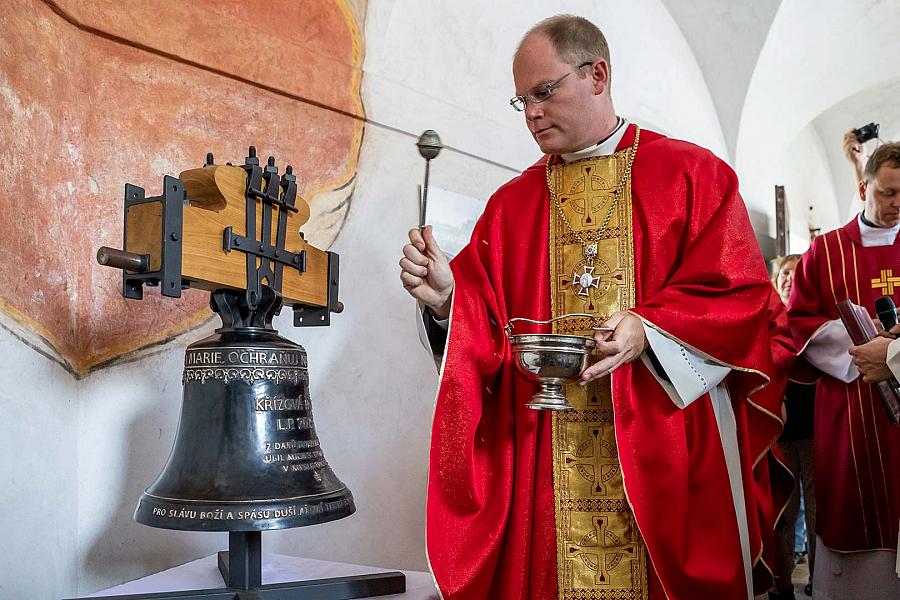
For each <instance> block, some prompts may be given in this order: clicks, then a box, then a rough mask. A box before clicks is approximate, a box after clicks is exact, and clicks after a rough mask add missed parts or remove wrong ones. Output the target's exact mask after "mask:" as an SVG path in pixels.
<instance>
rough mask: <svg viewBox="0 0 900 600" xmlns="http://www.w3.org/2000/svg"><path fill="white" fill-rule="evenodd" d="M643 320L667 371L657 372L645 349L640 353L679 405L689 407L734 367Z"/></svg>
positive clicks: (647, 333)
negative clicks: (696, 349)
mask: <svg viewBox="0 0 900 600" xmlns="http://www.w3.org/2000/svg"><path fill="white" fill-rule="evenodd" d="M643 323H644V334H645V335H646V336H647V341H648V342H649V344H650V350H651V351H652V352H653V353H654V354H655V355H656V359H657V361H658V363H659V365H660V366H661V367H662V369H663V370H664V371H665V373H659V372H657V368H656V366H654V365H653V362H652V361H651V360H650V357H649V356H647V353H646V352H644V353H642V354H641V361H643V363H644V364H645V365H646V366H647V368H648V369H649V370H650V372H651V373H652V374H653V377H655V378H656V380H657V381H658V382H659V384H660V385H661V386H662V387H663V389H664V390H666V393H667V394H669V398H671V399H672V402H674V403H675V406H677V407H678V408H685V407H687V406H688V405H689V404H690V403H691V402H693V401H694V400H696V399H697V398H699V397H701V396H703V395H704V394H706V393H707V392H709V391H710V390H711V389H713V388H715V387H716V386H717V385H719V384H720V383H721V382H722V380H724V379H725V377H726V376H727V375H728V373H729V372H730V371H731V367H728V366H726V365H723V364H722V363H719V362H716V361H715V360H714V359H713V358H712V357H710V356H707V355H705V354H702V353H699V352H697V351H695V350H693V349H691V348H687V347H685V346H684V345H682V344H680V343H679V342H678V341H676V340H675V339H674V338H672V337H670V336H669V335H668V334H666V333H665V332H664V331H661V330H659V329H656V328H655V327H653V326H652V325H650V324H649V323H648V322H647V321H644V322H643Z"/></svg>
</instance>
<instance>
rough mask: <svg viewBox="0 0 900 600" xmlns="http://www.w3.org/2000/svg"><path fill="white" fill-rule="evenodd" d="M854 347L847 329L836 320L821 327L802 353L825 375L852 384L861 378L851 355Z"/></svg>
mask: <svg viewBox="0 0 900 600" xmlns="http://www.w3.org/2000/svg"><path fill="white" fill-rule="evenodd" d="M852 345H853V342H852V341H851V340H850V334H849V333H847V328H846V327H844V324H843V323H842V322H841V321H840V320H839V319H835V320H833V321H828V322H827V323H825V324H824V325H822V326H821V327H819V329H818V331H816V332H815V333H814V334H813V335H812V337H811V338H809V341H808V342H806V346H805V347H804V348H803V350H802V351H801V352H800V353H801V354H803V356H804V358H806V360H807V361H808V362H809V364H811V365H812V366H814V367H815V368H817V369H819V370H820V371H822V372H823V373H826V374H828V375H831V376H832V377H834V378H835V379H839V380H840V381H843V382H844V383H850V382H852V381H855V380H856V378H857V377H859V369H857V368H856V365H854V364H853V357H852V356H850V354H849V350H850V346H852Z"/></svg>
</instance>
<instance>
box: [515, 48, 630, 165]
mask: <svg viewBox="0 0 900 600" xmlns="http://www.w3.org/2000/svg"><path fill="white" fill-rule="evenodd" d="M560 78H562V79H560ZM513 80H514V81H515V84H516V95H518V96H525V97H527V96H528V95H529V94H536V93H537V94H539V95H540V92H541V90H542V89H544V90H546V86H547V85H548V84H554V83H555V85H553V86H552V94H551V95H550V96H549V97H548V98H547V99H546V100H544V101H543V102H532V101H528V102H527V103H526V105H525V111H524V113H525V122H526V124H527V125H528V129H529V131H531V135H532V136H533V137H534V140H535V141H536V142H537V144H538V146H540V148H541V150H542V151H543V152H544V153H546V154H564V153H567V152H575V151H578V150H583V149H584V148H587V147H588V146H591V145H593V144H596V143H597V141H599V140H600V139H601V138H602V137H603V135H604V134H605V133H606V129H605V128H606V127H607V126H608V125H609V124H610V123H612V126H614V124H615V120H616V116H615V111H614V110H613V108H612V102H611V101H610V99H609V91H608V87H609V86H608V82H609V69H608V66H607V64H606V62H604V61H603V60H602V59H598V60H596V61H595V62H594V63H593V64H590V65H587V66H584V67H582V68H580V69H579V68H577V66H575V65H570V64H568V63H565V62H563V61H562V60H560V58H559V55H558V54H557V52H556V48H554V47H553V44H552V43H551V42H550V40H549V39H548V38H547V37H546V36H544V35H541V34H534V35H531V36H529V37H527V38H526V39H525V40H524V41H523V42H522V45H521V46H520V47H519V51H518V53H517V54H516V58H515V60H514V61H513Z"/></svg>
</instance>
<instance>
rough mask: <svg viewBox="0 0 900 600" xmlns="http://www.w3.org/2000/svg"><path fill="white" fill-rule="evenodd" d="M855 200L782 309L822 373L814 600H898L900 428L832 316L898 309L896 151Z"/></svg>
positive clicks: (808, 257) (881, 159) (885, 148)
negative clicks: (885, 306) (889, 299)
mask: <svg viewBox="0 0 900 600" xmlns="http://www.w3.org/2000/svg"><path fill="white" fill-rule="evenodd" d="M858 193H859V198H860V200H862V205H863V210H862V212H860V213H859V215H857V216H856V217H854V218H853V220H852V221H850V222H849V223H847V224H846V225H844V226H843V227H841V228H840V229H837V230H835V231H830V232H828V233H826V234H824V235H822V236H819V237H818V238H816V239H815V240H814V242H813V244H812V246H811V247H810V248H809V250H808V251H807V252H806V254H804V255H803V258H802V259H801V261H800V266H799V267H798V268H797V270H796V272H795V274H794V289H793V290H792V292H791V299H790V301H789V304H788V316H789V321H790V326H791V330H792V333H793V336H794V341H795V343H796V345H797V347H798V348H800V349H801V353H802V355H803V356H804V357H805V358H806V360H807V362H809V363H810V364H812V365H813V366H814V367H816V368H817V369H819V371H820V373H821V379H820V380H819V382H818V384H817V386H816V398H815V416H814V435H813V439H814V457H813V464H814V469H815V477H816V506H817V513H816V544H817V545H816V570H815V574H814V575H813V595H814V596H815V597H816V598H819V599H824V600H828V599H841V598H855V599H859V600H865V599H868V598H871V599H873V600H874V599H875V598H898V597H900V579H898V577H897V575H896V572H895V561H896V550H897V530H898V523H900V477H898V473H900V428H898V427H892V426H891V425H890V424H889V422H888V419H887V414H886V413H885V411H884V410H883V408H882V407H881V404H880V401H879V399H878V396H877V392H876V391H875V390H874V388H873V387H872V385H871V384H870V383H868V382H867V381H865V380H863V379H862V378H860V376H859V370H858V369H857V367H856V366H855V365H854V364H853V361H852V356H851V355H850V354H849V351H850V350H851V346H852V343H851V341H850V337H849V335H848V334H847V331H846V329H845V328H844V326H843V324H842V323H841V321H840V320H839V319H838V313H837V308H836V304H837V303H838V302H840V301H842V300H847V299H849V300H851V301H853V302H854V303H855V304H858V305H860V306H863V307H865V308H866V309H867V310H868V311H869V313H870V314H871V315H874V304H875V300H876V299H877V298H878V297H879V296H885V295H887V296H893V298H894V300H895V301H897V300H898V299H900V238H898V235H897V234H898V231H900V144H884V145H882V146H880V147H879V148H878V149H877V150H876V151H875V152H874V153H873V154H872V156H871V157H870V158H869V159H868V161H867V162H866V163H865V169H864V171H863V178H862V179H861V181H860V182H859V188H858ZM886 341H887V340H886ZM854 351H855V352H857V351H856V350H854Z"/></svg>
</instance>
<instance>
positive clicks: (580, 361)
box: [506, 315, 596, 410]
mask: <svg viewBox="0 0 900 600" xmlns="http://www.w3.org/2000/svg"><path fill="white" fill-rule="evenodd" d="M570 316H576V315H564V316H563V317H557V318H555V319H551V320H550V321H535V320H532V319H524V318H516V319H510V321H509V324H507V326H506V333H507V336H508V337H509V342H510V344H511V345H512V351H513V355H514V357H515V363H516V368H517V369H518V371H519V373H521V374H522V375H524V376H525V377H526V378H527V379H530V380H532V381H536V382H538V383H540V385H541V388H540V390H538V391H537V392H536V393H535V394H534V395H533V396H532V397H531V400H530V401H529V402H528V403H527V404H526V406H527V407H528V408H532V409H535V410H572V405H571V404H569V402H568V401H567V400H566V396H565V394H564V393H563V386H564V385H566V384H569V383H575V382H576V381H578V380H579V379H580V376H581V372H582V371H584V370H585V369H586V368H587V367H588V365H589V364H590V356H591V352H592V351H593V349H594V347H595V346H596V342H595V341H594V339H593V338H589V337H584V336H581V335H562V334H556V333H529V334H519V335H512V322H513V321H528V322H531V323H539V324H547V323H551V322H553V321H555V320H558V319H561V318H564V317H570ZM586 316H589V315H586Z"/></svg>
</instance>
